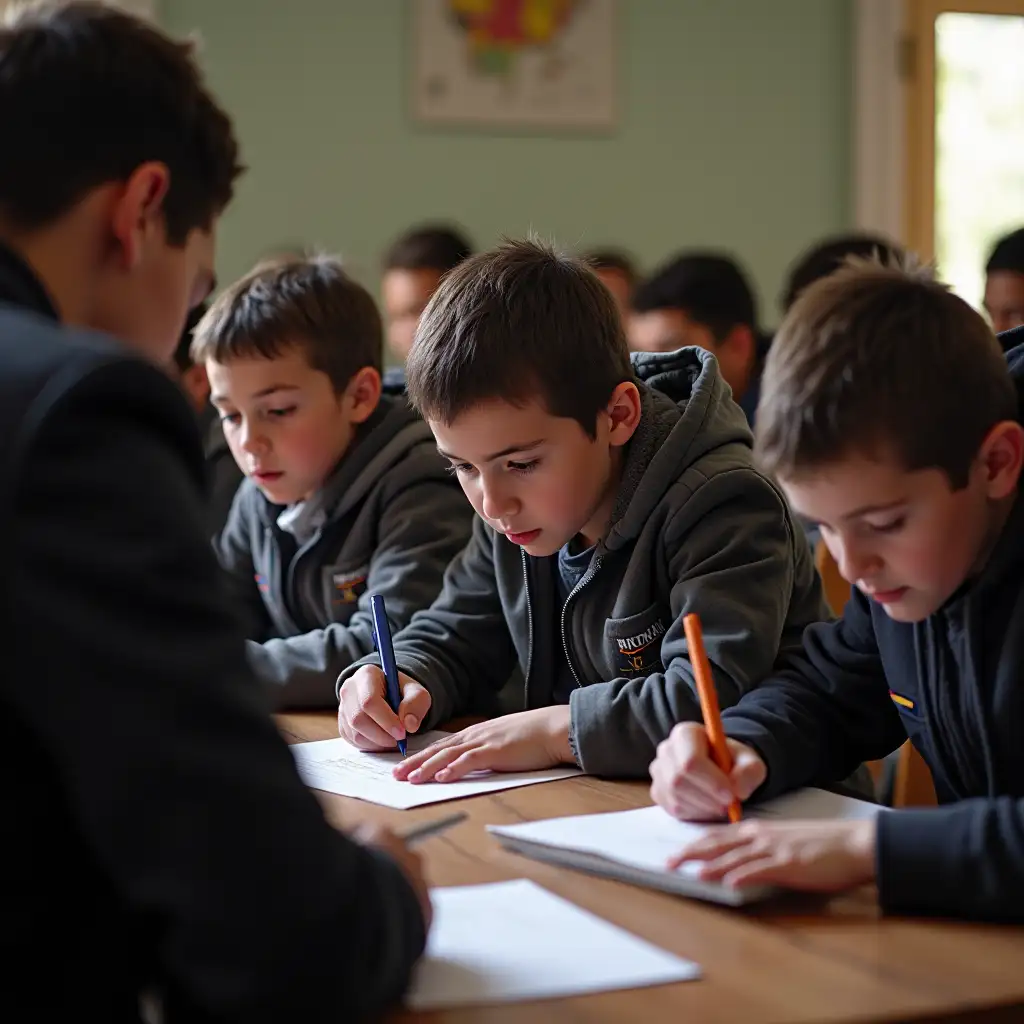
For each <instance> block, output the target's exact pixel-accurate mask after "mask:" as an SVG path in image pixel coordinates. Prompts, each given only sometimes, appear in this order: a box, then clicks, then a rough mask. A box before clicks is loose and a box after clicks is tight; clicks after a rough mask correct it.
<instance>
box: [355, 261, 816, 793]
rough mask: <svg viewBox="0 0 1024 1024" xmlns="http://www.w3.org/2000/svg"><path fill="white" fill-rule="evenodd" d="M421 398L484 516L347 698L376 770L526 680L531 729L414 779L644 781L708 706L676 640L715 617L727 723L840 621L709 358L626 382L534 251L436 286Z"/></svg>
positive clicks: (460, 747) (472, 733) (456, 744)
mask: <svg viewBox="0 0 1024 1024" xmlns="http://www.w3.org/2000/svg"><path fill="white" fill-rule="evenodd" d="M408 367H409V393H410V396H411V399H412V401H413V402H414V403H415V404H416V406H417V407H418V408H419V409H420V410H421V411H422V413H423V415H424V416H425V417H426V419H427V422H428V423H429V424H430V427H431V429H432V430H433V432H434V436H435V438H436V439H437V445H438V448H439V450H440V451H441V452H442V453H443V454H444V456H445V457H446V458H447V459H448V460H449V461H450V463H451V466H452V470H453V472H455V473H456V474H457V476H458V479H459V482H460V483H461V484H462V487H463V490H464V491H465V492H466V495H467V497H468V498H469V500H470V502H471V503H472V506H473V508H474V509H475V511H476V513H477V518H476V520H475V522H474V526H473V537H472V540H471V541H470V543H469V545H468V546H467V548H466V550H465V551H463V552H462V553H461V555H460V556H459V557H458V558H457V559H456V560H455V562H454V563H453V564H452V566H451V568H450V570H449V572H448V574H447V576H446V579H445V586H444V590H443V591H442V594H441V596H440V597H439V598H438V600H437V601H436V602H435V603H434V605H433V606H432V607H431V608H430V609H429V610H428V611H425V612H421V613H420V614H419V615H418V616H417V617H416V618H415V619H414V621H413V622H412V624H411V625H410V626H409V627H408V628H406V629H405V630H403V631H402V632H401V633H400V634H398V636H397V637H396V638H395V655H396V659H397V663H398V666H399V669H400V672H401V683H402V686H403V699H402V704H401V706H400V709H399V714H398V715H397V716H396V715H395V714H393V713H392V712H391V710H390V708H389V707H388V705H387V703H386V701H385V699H384V677H383V674H382V673H381V671H380V669H379V668H377V667H375V666H374V665H371V664H369V663H368V662H364V664H363V665H362V666H354V667H352V668H350V669H348V670H346V672H345V673H344V674H343V675H342V677H341V680H340V683H341V685H340V707H339V727H340V731H341V734H342V735H343V736H344V737H346V738H347V739H348V740H349V741H350V742H352V743H353V744H356V745H357V746H360V747H363V748H366V749H383V748H393V747H394V745H395V740H396V739H397V738H400V737H402V736H404V735H405V734H406V733H407V732H414V731H416V730H417V729H420V728H424V727H430V726H432V725H433V724H435V723H437V722H441V721H444V720H445V719H447V718H449V717H451V716H452V715H455V714H458V713H460V712H462V711H465V710H468V709H471V708H473V707H474V706H479V705H480V704H483V703H484V701H483V699H482V698H483V697H484V696H485V695H487V694H488V693H493V692H495V691H497V690H498V689H499V688H500V687H501V686H502V685H503V684H504V683H505V681H506V680H507V679H508V678H509V675H510V673H511V671H512V669H513V667H514V666H515V665H516V664H518V665H519V667H520V668H521V669H522V673H523V677H524V679H525V691H524V693H522V694H521V696H520V700H519V706H520V707H522V708H524V709H525V710H523V711H521V712H519V713H516V714H510V715H506V716H504V717H501V718H497V719H494V720H492V721H489V722H485V723H483V724H481V725H476V726H473V727H471V728H469V729H467V730H464V731H463V732H460V733H457V734H454V735H452V736H451V737H450V738H448V739H446V740H444V741H442V742H441V743H439V744H437V745H435V746H434V747H432V748H429V749H428V750H427V751H426V752H424V753H420V754H417V755H414V756H412V757H410V758H408V759H407V760H406V761H405V762H404V763H403V764H402V765H401V766H400V768H399V776H400V777H402V778H408V779H410V780H411V781H413V782H418V781H424V780H427V779H430V778H435V777H436V778H437V779H438V780H440V781H447V780H452V779H456V778H459V777H461V776H462V775H464V774H465V773H466V772H468V771H472V770H474V769H482V768H490V769H496V770H508V771H512V770H524V769H529V768H539V767H542V766H548V765H553V764H557V763H561V762H566V763H575V762H578V763H579V764H580V765H581V766H582V767H583V768H584V769H585V770H587V771H588V772H591V773H595V774H605V775H624V776H638V775H642V774H643V773H644V772H645V771H646V768H647V764H648V763H649V758H650V756H651V755H653V752H654V749H655V746H656V745H657V743H658V742H659V741H660V740H662V739H663V738H664V737H665V736H666V735H667V734H668V732H669V730H670V729H671V728H672V725H673V724H674V723H675V721H677V720H678V719H687V718H696V717H699V715H700V710H699V705H698V703H697V699H696V697H695V693H694V690H693V674H692V670H691V667H690V664H689V661H688V660H687V654H686V645H685V638H684V635H683V630H682V625H681V622H682V616H683V615H684V614H685V613H686V612H688V611H690V610H693V609H699V610H700V613H701V616H702V618H703V621H704V628H705V637H706V641H707V646H708V653H709V656H710V658H711V661H712V662H713V664H714V669H715V680H716V684H717V686H718V690H719V695H720V700H721V702H722V704H723V705H729V704H733V703H735V701H736V700H738V699H739V697H740V695H741V694H742V693H744V692H745V691H746V690H747V689H748V688H749V686H750V685H751V684H752V683H753V681H754V680H755V679H756V678H758V676H759V674H761V673H763V672H766V671H767V670H768V668H769V667H770V666H771V665H772V664H773V663H774V662H775V659H776V657H777V655H778V652H779V649H780V647H781V648H783V649H786V648H788V647H793V646H795V645H796V644H797V643H798V642H799V636H800V634H801V631H802V629H803V627H804V626H805V625H806V624H807V623H809V622H813V621H815V620H817V619H818V618H820V617H822V616H823V615H824V608H823V605H822V599H821V592H820V587H819V584H818V579H817V576H816V574H815V572H814V569H813V566H812V564H811V556H810V552H809V550H808V548H807V545H806V542H805V541H804V539H803V536H802V534H801V533H800V531H799V529H797V528H796V527H795V526H794V523H793V520H792V516H791V515H790V513H789V510H788V508H787V506H786V503H785V501H784V500H783V498H782V496H781V494H780V493H779V492H778V491H777V490H776V489H775V487H774V486H773V485H772V484H771V483H770V482H769V481H768V479H767V478H766V477H764V476H762V475H761V474H760V473H758V472H757V471H756V470H755V469H754V467H753V462H752V457H751V450H750V449H751V436H750V432H749V429H748V427H747V425H746V422H745V420H744V418H743V414H742V412H741V411H740V409H739V407H738V406H737V405H736V404H735V403H734V402H733V401H732V400H731V399H730V397H729V392H728V387H727V385H726V384H725V383H724V381H723V380H722V378H721V377H720V375H719V373H718V369H717V366H716V363H715V360H714V358H713V357H712V356H710V355H709V354H708V353H705V352H701V351H698V350H696V349H684V350H682V351H680V352H674V353H668V354H661V355H650V356H644V357H640V358H638V360H637V363H636V367H635V368H634V366H633V365H631V363H630V358H629V353H628V350H627V347H626V340H625V337H624V334H623V329H622V325H621V320H620V318H619V315H618V310H617V309H616V306H615V302H614V299H613V298H612V296H611V294H610V293H609V292H608V290H607V289H606V288H605V287H604V286H603V285H602V284H601V283H600V282H599V281H598V279H597V278H596V277H595V276H594V275H593V274H592V273H591V272H590V270H589V269H588V268H587V267H586V265H585V264H584V263H582V262H580V261H577V260H574V259H570V258H567V257H565V256H562V255H559V254H557V253H555V252H553V251H552V250H550V249H548V248H546V247H544V246H541V245H537V244H533V243H530V242H515V243H508V244H506V245H503V246H502V247H500V248H498V249H497V250H495V251H493V252H490V253H486V254H482V255H480V256H476V257H472V258H471V259H469V260H468V261H467V262H465V263H463V264H462V265H461V266H459V267H457V268H456V269H455V270H453V271H452V272H451V273H450V274H449V275H448V276H447V277H446V278H445V280H444V281H443V282H442V284H441V287H440V289H439V290H438V292H437V294H436V295H435V297H434V299H433V300H432V301H431V303H430V305H429V306H428V308H427V310H426V312H425V314H424V317H423V321H422V323H421V325H420V328H419V331H418V333H417V337H416V343H415V345H414V346H413V350H412V354H411V356H410V359H409V364H408Z"/></svg>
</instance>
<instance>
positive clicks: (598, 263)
mask: <svg viewBox="0 0 1024 1024" xmlns="http://www.w3.org/2000/svg"><path fill="white" fill-rule="evenodd" d="M583 258H584V260H585V261H586V262H587V264H588V265H589V266H590V269H591V270H593V271H594V273H595V274H596V275H597V278H598V280H599V281H600V282H601V284H603V285H604V286H605V288H607V289H608V291H610V292H611V293H612V297H613V298H614V299H615V304H616V305H617V306H618V307H619V314H620V315H621V316H622V317H623V318H624V319H625V318H627V317H628V316H629V314H630V311H631V310H632V309H633V290H634V289H635V288H636V281H637V272H636V264H634V262H633V260H632V259H631V258H630V257H629V255H627V254H626V253H625V252H623V251H622V250H621V249H592V250H591V251H590V252H588V253H586V254H585V255H584V257H583Z"/></svg>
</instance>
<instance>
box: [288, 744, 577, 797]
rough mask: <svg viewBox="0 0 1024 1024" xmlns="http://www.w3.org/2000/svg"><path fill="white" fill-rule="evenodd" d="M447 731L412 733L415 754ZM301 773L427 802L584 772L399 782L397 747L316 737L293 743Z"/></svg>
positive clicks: (342, 788) (340, 787) (365, 793)
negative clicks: (373, 749)
mask: <svg viewBox="0 0 1024 1024" xmlns="http://www.w3.org/2000/svg"><path fill="white" fill-rule="evenodd" d="M445 735H447V734H446V733H443V732H428V733H424V734H423V735H422V736H410V737H409V748H408V749H409V753H414V752H415V751H417V750H422V749H423V748H424V747H426V746H429V745H430V744H431V743H433V742H434V741H435V740H439V739H441V738H442V737H443V736H445ZM291 750H292V754H293V755H294V756H295V764H296V766H297V767H298V769H299V775H301V776H302V780H303V782H305V783H306V785H307V786H309V787H310V789H322V790H324V792H327V793H337V794H339V795H340V796H351V797H356V798H357V799H359V800H368V801H369V802H370V803H374V804H383V806H385V807H398V808H401V809H403V810H404V809H407V808H409V807H421V806H422V805H423V804H436V803H441V802H442V801H443V800H458V799H459V798H461V797H467V796H480V795H481V794H482V793H494V792H497V791H498V790H502V789H515V788H517V787H519V786H531V785H534V784H536V783H539V782H554V781H555V780H557V779H568V778H572V777H573V776H574V775H581V774H582V772H580V770H579V769H578V768H548V769H544V770H543V771H538V772H509V773H504V772H477V773H475V774H473V775H471V776H470V777H469V778H467V779H464V780H462V781H460V782H423V783H419V784H418V785H413V784H412V783H411V782H399V781H398V780H397V779H395V778H394V776H393V775H392V774H391V769H392V768H394V767H395V765H396V764H398V762H399V761H401V760H402V755H401V754H400V753H399V752H398V751H397V750H396V751H395V752H394V753H393V754H390V753H388V754H368V753H365V752H364V751H361V750H356V748H355V747H353V746H351V745H350V744H349V743H348V742H347V741H346V740H343V739H340V738H339V739H336V740H316V741H314V742H312V743H295V744H293V745H292V747H291Z"/></svg>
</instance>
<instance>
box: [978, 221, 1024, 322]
mask: <svg viewBox="0 0 1024 1024" xmlns="http://www.w3.org/2000/svg"><path fill="white" fill-rule="evenodd" d="M985 312H986V313H987V314H988V318H989V320H991V321H992V329H993V330H994V331H996V332H997V333H999V334H1003V333H1005V332H1007V331H1012V330H1013V329H1014V328H1015V327H1020V326H1021V325H1024V228H1018V229H1017V230H1016V231H1012V232H1010V234H1008V235H1006V236H1004V237H1003V238H1000V239H999V241H997V242H996V244H995V245H994V246H993V247H992V252H991V253H990V255H989V258H988V260H987V261H986V263H985Z"/></svg>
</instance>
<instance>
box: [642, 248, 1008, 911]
mask: <svg viewBox="0 0 1024 1024" xmlns="http://www.w3.org/2000/svg"><path fill="white" fill-rule="evenodd" d="M1022 380H1024V351H1022V350H1021V349H1017V350H1015V351H1014V352H1012V353H1011V354H1010V372H1009V373H1008V372H1007V363H1006V361H1005V360H1004V357H1003V355H1002V353H1001V351H1000V348H999V345H998V343H997V342H996V340H995V338H994V337H993V336H992V333H991V332H990V330H989V329H988V327H987V326H986V325H985V323H984V321H983V320H982V318H981V317H980V316H979V315H978V314H977V313H975V312H974V311H973V310H972V309H971V308H970V307H969V306H968V305H967V304H966V303H965V302H963V301H962V300H960V299H959V298H957V297H956V296H954V295H952V294H951V293H949V292H948V291H946V289H945V288H944V287H942V286H941V285H939V284H937V283H935V282H933V281H931V280H928V279H926V278H925V277H923V276H921V275H919V274H913V273H907V272H904V271H902V270H898V269H891V268H882V267H867V268H863V267H862V268H846V269H843V270H840V271H838V272H837V273H836V274H834V275H833V276H831V277H829V278H827V279H825V280H823V281H819V282H818V283H816V284H814V285H812V286H811V287H809V288H808V289H807V291H806V292H805V293H804V294H802V295H801V296H800V298H799V299H798V300H797V301H796V303H795V305H794V306H793V309H792V310H791V312H790V313H789V315H788V316H787V317H786V319H785V320H784V321H783V324H782V327H781V328H780V329H779V333H778V335H777V336H776V339H775V343H774V345H773V347H772V350H771V354H770V355H769V357H768V365H767V368H766V371H765V378H764V387H763V390H762V398H761V406H760V409H759V413H758V430H757V449H758V454H759V457H760V459H761V462H762V464H763V465H764V466H765V467H766V468H768V469H770V470H771V471H772V472H774V473H777V474H778V477H779V479H780V480H781V482H782V485H783V487H784V488H785V490H786V493H787V494H788V496H789V498H790V501H791V502H792V504H793V506H794V508H795V509H796V510H797V511H799V512H801V513H803V514H804V515H806V516H807V517H808V518H810V519H813V520H815V521H816V522H819V523H820V524H821V530H822V536H823V537H824V539H825V541H826V543H827V544H828V546H829V548H830V550H831V552H832V554H833V555H834V557H835V559H836V562H837V564H838V565H839V568H840V570H841V571H842V573H843V576H844V577H845V578H846V579H847V580H849V581H850V582H851V583H853V584H854V585H855V586H854V592H853V595H852V597H851V599H850V601H849V603H848V604H847V605H846V610H845V613H844V615H843V618H842V619H841V620H840V621H838V622H834V623H829V624H818V625H815V626H812V627H810V628H809V629H808V630H807V632H806V634H805V635H804V643H803V650H802V651H800V652H788V653H787V655H786V657H785V658H784V659H782V662H781V663H780V666H779V668H777V669H776V671H775V672H773V673H772V675H771V677H770V678H769V679H767V680H766V681H765V682H763V683H762V684H761V685H760V686H758V687H757V688H756V689H755V690H753V691H752V692H751V693H750V694H748V695H746V696H745V697H744V698H743V699H742V700H741V701H740V702H739V703H738V704H737V705H735V706H734V707H733V708H731V709H730V710H728V711H726V712H725V714H724V715H723V722H724V725H725V731H726V733H727V735H728V736H729V737H731V740H730V742H731V745H732V749H733V756H734V759H735V767H734V771H733V773H732V776H731V777H730V778H726V777H725V776H724V775H723V774H722V773H721V772H719V771H718V769H716V768H715V767H714V765H713V764H712V763H711V761H710V760H709V759H708V756H707V744H706V741H705V739H704V737H703V732H702V730H701V728H700V727H699V726H693V725H690V724H683V725H680V726H678V727H677V729H676V730H675V731H674V732H673V734H672V736H671V738H670V739H669V740H668V741H667V742H666V743H665V744H663V745H662V747H661V749H660V750H659V753H658V758H657V760H656V761H655V763H654V764H653V765H652V768H651V775H652V779H653V786H652V793H653V795H654V797H655V799H656V800H657V801H658V802H659V803H660V804H662V806H664V807H665V808H666V809H667V810H668V811H670V812H671V813H672V814H675V815H677V816H679V817H686V818H691V817H697V818H715V817H718V816H720V815H721V814H722V810H723V807H724V806H725V803H726V802H727V799H728V798H730V797H731V795H732V794H734V793H735V795H737V796H738V797H740V798H741V799H748V798H750V797H751V796H752V795H754V794H756V795H757V796H758V797H761V796H772V795H775V794H778V793H782V792H785V791H787V790H790V789H793V788H795V787H798V786H803V785H807V784H810V783H813V782H816V781H819V780H821V781H828V780H829V779H834V778H838V777H840V776H841V775H842V774H843V773H844V772H846V771H849V769H850V766H851V765H853V764H856V763H857V762H859V761H861V760H866V759H873V758H881V757H884V756H885V755H886V754H888V753H889V752H890V751H892V750H894V749H895V748H896V747H897V746H899V745H900V744H901V743H902V742H903V741H904V740H905V739H906V738H907V737H908V736H909V738H910V740H911V742H912V743H913V744H914V745H915V747H916V748H917V749H918V751H920V753H921V755H922V757H923V758H924V759H925V761H926V762H927V764H928V766H929V768H930V769H931V773H932V777H933V780H934V782H935V788H936V792H937V795H938V798H939V801H940V803H941V804H942V805H943V806H942V807H940V808H937V809H918V810H900V811H893V812H891V813H883V814H882V815H880V816H879V817H878V818H877V820H876V821H869V822H852V823H851V822H846V823H817V824H800V823H794V824H787V825H774V826H773V825H768V824H763V825H762V824H756V823H749V824H741V825H739V826H734V827H730V828H727V829H723V830H715V831H714V832H713V834H712V835H711V836H710V837H709V838H708V839H707V840H706V841H704V842H702V843H700V844H698V845H697V846H695V847H693V848H691V849H689V850H687V851H683V854H682V855H681V857H692V858H699V859H701V860H705V861H707V864H706V865H705V866H704V868H703V870H704V873H705V876H706V877H709V878H719V879H721V878H724V879H725V880H726V881H728V882H730V883H734V884H744V883H755V882H778V883H780V884H783V885H789V886H793V887H796V888H806V889H819V890H826V891H832V890H838V889H843V888H846V887H849V886H853V885H858V884H860V883H863V882H869V881H877V883H878V889H879V899H880V901H881V905H882V907H883V908H884V909H885V910H888V911H894V912H901V913H908V912H909V913H934V914H960V915H966V916H971V917H979V918H1012V919H1020V918H1022V917H1024V839H1022V836H1024V802H1022V799H1021V798H1022V797H1024V759H1022V755H1021V745H1020V724H1021V721H1022V720H1024V689H1022V687H1021V673H1022V671H1024V643H1022V640H1024V630H1022V628H1021V626H1022V623H1024V585H1022V581H1024V576H1022V571H1021V570H1022V568H1024V505H1022V504H1021V502H1020V500H1019V499H1018V490H1019V481H1020V473H1021V461H1022V457H1024V428H1022V427H1021V423H1020V416H1021V397H1022V388H1021V384H1022Z"/></svg>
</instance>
